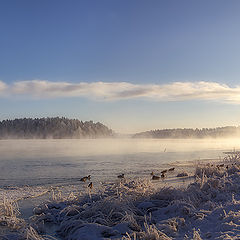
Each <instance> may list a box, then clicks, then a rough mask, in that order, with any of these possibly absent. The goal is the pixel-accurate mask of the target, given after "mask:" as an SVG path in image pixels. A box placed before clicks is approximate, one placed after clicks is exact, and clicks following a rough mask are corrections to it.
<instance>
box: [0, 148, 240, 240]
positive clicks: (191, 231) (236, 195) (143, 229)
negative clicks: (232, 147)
mask: <svg viewBox="0 0 240 240" xmlns="http://www.w3.org/2000/svg"><path fill="white" fill-rule="evenodd" d="M239 157H240V154H239V153H238V152H235V153H231V154H229V155H228V156H227V157H226V158H225V159H224V163H209V164H204V165H198V166H197V168H196V173H195V181H194V182H193V183H192V184H190V185H189V186H188V187H186V188H173V187H163V188H160V189H156V188H154V187H153V185H152V182H151V181H150V180H147V179H134V180H131V179H121V180H118V181H117V182H115V183H108V184H101V187H99V188H96V189H95V188H93V189H87V190H86V193H79V194H75V195H73V194H71V195H69V196H67V197H62V195H61V192H55V193H54V194H53V195H52V199H51V201H49V202H47V203H44V204H42V205H40V206H38V207H36V208H35V209H34V215H33V217H32V218H31V219H30V222H29V223H27V222H25V221H24V220H22V219H21V218H19V217H18V214H19V212H18V208H17V205H16V204H15V203H13V202H11V201H8V200H6V199H4V200H3V202H2V204H1V206H0V216H1V217H0V225H1V226H6V227H7V228H9V229H11V230H12V231H11V233H9V232H8V233H7V234H5V235H2V236H0V238H1V237H2V238H1V239H4V240H7V239H8V240H10V239H11V240H12V239H18V240H21V239H22V240H24V239H29V240H43V239H53V236H52V237H50V236H46V229H47V226H55V227H56V229H57V231H56V235H55V237H57V238H58V239H63V240H80V239H81V240H97V239H102V240H103V239H118V240H120V239H121V240H134V239H136V240H137V239H145V240H170V239H195V240H201V239H239V238H240V162H239Z"/></svg>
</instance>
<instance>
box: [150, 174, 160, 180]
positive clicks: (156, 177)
mask: <svg viewBox="0 0 240 240" xmlns="http://www.w3.org/2000/svg"><path fill="white" fill-rule="evenodd" d="M159 179H160V177H159V176H156V175H153V176H152V180H159Z"/></svg>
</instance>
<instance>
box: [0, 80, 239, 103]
mask: <svg viewBox="0 0 240 240" xmlns="http://www.w3.org/2000/svg"><path fill="white" fill-rule="evenodd" d="M0 96H2V97H6V96H9V97H13V96H17V97H24V98H26V97H27V98H38V99H45V98H62V97H86V98H90V99H95V100H106V101H112V100H123V99H134V98H145V99H149V100H154V101H188V100H213V101H221V102H228V103H236V104H240V86H237V87H229V86H228V85H226V84H220V83H217V82H205V81H201V82H173V83H170V84H132V83H128V82H111V83H109V82H92V83H87V82H80V83H69V82H50V81H43V80H32V81H19V82H14V83H12V84H6V83H4V82H2V81H0Z"/></svg>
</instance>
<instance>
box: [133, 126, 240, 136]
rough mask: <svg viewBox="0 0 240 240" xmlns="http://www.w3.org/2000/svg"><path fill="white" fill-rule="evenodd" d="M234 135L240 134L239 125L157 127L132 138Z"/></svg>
mask: <svg viewBox="0 0 240 240" xmlns="http://www.w3.org/2000/svg"><path fill="white" fill-rule="evenodd" d="M234 136H235V137H239V136H240V127H234V126H229V127H218V128H202V129H198V128H196V129H192V128H177V129H161V130H159V129H158V130H151V131H147V132H141V133H137V134H135V135H133V137H134V138H217V137H234Z"/></svg>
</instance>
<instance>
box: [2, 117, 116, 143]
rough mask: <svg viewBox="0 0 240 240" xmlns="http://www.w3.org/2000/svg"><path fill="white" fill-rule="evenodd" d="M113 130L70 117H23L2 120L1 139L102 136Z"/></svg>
mask: <svg viewBox="0 0 240 240" xmlns="http://www.w3.org/2000/svg"><path fill="white" fill-rule="evenodd" d="M111 136H113V131H112V130H111V129H109V128H107V127H106V126H105V125H103V124H102V123H99V122H97V123H94V122H93V121H86V122H82V121H79V120H77V119H68V118H64V117H62V118H60V117H55V118H35V119H32V118H22V119H15V120H3V121H0V139H12V138H23V139H29V138H43V139H45V138H55V139H58V138H100V137H111Z"/></svg>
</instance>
